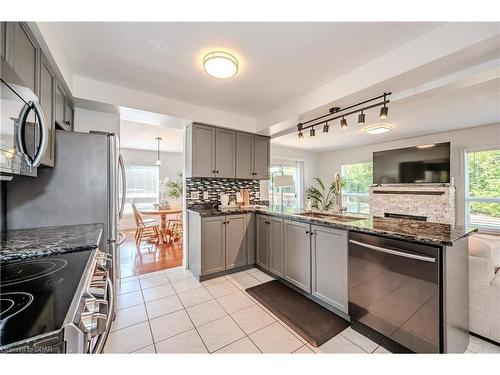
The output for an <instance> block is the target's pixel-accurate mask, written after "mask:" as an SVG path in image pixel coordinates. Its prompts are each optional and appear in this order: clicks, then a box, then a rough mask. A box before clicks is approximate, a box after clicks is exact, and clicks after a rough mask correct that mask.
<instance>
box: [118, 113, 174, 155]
mask: <svg viewBox="0 0 500 375" xmlns="http://www.w3.org/2000/svg"><path fill="white" fill-rule="evenodd" d="M156 137H161V138H162V140H161V141H160V151H163V152H183V144H184V142H183V130H182V128H179V127H177V126H176V125H174V126H173V127H172V126H170V127H169V126H164V125H158V124H146V123H144V122H133V121H125V120H123V119H122V120H121V121H120V146H121V147H122V148H132V149H137V150H151V151H156V150H157V141H156V139H155V138H156Z"/></svg>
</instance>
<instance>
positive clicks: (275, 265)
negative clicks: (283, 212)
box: [268, 217, 284, 277]
mask: <svg viewBox="0 0 500 375" xmlns="http://www.w3.org/2000/svg"><path fill="white" fill-rule="evenodd" d="M268 222H269V223H270V224H268V226H269V272H272V273H274V274H275V275H277V276H279V277H283V266H284V247H283V219H280V218H275V217H270V218H269V220H268Z"/></svg>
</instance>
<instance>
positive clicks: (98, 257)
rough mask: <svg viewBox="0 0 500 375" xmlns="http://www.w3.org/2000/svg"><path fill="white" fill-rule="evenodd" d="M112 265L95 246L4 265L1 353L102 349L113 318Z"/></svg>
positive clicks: (0, 293)
mask: <svg viewBox="0 0 500 375" xmlns="http://www.w3.org/2000/svg"><path fill="white" fill-rule="evenodd" d="M110 264H111V258H110V256H108V255H107V254H105V253H104V252H102V251H100V250H98V249H95V250H86V251H80V252H73V253H66V254H59V255H53V256H47V257H41V258H34V259H28V260H22V261H18V262H10V263H6V264H5V265H2V267H1V269H0V278H1V281H0V303H1V308H0V312H1V313H0V352H4V353H99V352H101V351H102V349H103V346H104V343H105V340H106V336H107V333H108V332H109V329H110V326H111V321H112V318H113V305H114V302H113V301H114V298H113V285H112V279H111V277H110V275H109V272H108V269H109V265H110Z"/></svg>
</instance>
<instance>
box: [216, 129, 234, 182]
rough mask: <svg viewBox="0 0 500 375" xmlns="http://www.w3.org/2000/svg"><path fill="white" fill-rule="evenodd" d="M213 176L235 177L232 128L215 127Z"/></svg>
mask: <svg viewBox="0 0 500 375" xmlns="http://www.w3.org/2000/svg"><path fill="white" fill-rule="evenodd" d="M215 176H216V177H225V178H235V177H236V132H234V131H232V130H226V129H221V128H216V131H215Z"/></svg>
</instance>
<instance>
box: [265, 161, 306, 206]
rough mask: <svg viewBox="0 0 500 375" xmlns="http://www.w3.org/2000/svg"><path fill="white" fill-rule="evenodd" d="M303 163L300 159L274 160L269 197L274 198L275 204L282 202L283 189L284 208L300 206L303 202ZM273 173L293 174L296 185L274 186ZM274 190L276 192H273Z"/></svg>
mask: <svg viewBox="0 0 500 375" xmlns="http://www.w3.org/2000/svg"><path fill="white" fill-rule="evenodd" d="M302 165H303V163H302V162H300V161H272V162H271V169H270V176H271V180H270V181H269V199H270V200H272V202H271V204H272V205H273V206H279V205H280V204H281V190H283V208H299V207H300V206H301V202H302V194H303V193H302V190H303V184H302V175H303V173H302V170H303V166H302ZM273 175H274V176H281V175H291V176H293V183H294V186H290V187H283V188H279V187H274V186H273ZM273 190H274V194H273Z"/></svg>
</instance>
